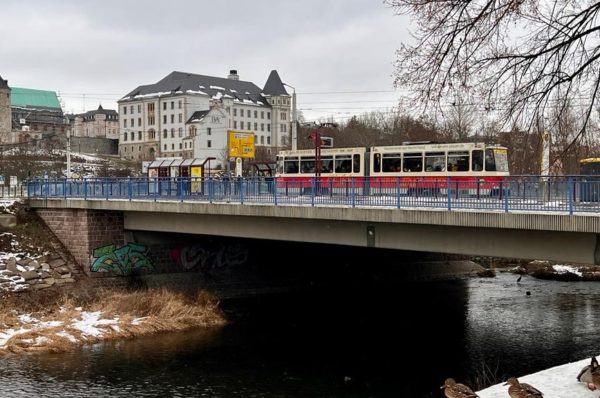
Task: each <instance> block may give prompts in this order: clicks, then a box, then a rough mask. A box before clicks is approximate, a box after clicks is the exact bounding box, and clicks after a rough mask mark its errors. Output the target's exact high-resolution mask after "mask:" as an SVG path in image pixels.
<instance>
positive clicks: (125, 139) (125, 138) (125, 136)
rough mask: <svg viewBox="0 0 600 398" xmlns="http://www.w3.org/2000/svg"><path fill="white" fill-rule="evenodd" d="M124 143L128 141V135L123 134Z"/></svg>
mask: <svg viewBox="0 0 600 398" xmlns="http://www.w3.org/2000/svg"><path fill="white" fill-rule="evenodd" d="M123 141H127V133H125V134H123Z"/></svg>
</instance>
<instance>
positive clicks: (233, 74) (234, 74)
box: [227, 69, 240, 80]
mask: <svg viewBox="0 0 600 398" xmlns="http://www.w3.org/2000/svg"><path fill="white" fill-rule="evenodd" d="M227 78H228V79H231V80H240V76H239V75H238V74H237V70H235V69H231V70H230V71H229V76H227Z"/></svg>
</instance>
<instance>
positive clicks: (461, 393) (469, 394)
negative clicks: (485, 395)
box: [441, 378, 479, 398]
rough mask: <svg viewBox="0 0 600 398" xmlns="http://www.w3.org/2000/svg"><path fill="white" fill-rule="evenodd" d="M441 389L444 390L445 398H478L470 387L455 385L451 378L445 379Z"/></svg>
mask: <svg viewBox="0 0 600 398" xmlns="http://www.w3.org/2000/svg"><path fill="white" fill-rule="evenodd" d="M441 389H442V390H444V395H445V396H446V398H479V395H477V394H475V393H474V392H473V390H471V388H470V387H468V386H466V385H464V384H461V383H457V382H456V381H455V380H454V379H452V378H448V379H446V381H444V385H443V386H442V387H441Z"/></svg>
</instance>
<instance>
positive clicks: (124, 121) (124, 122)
mask: <svg viewBox="0 0 600 398" xmlns="http://www.w3.org/2000/svg"><path fill="white" fill-rule="evenodd" d="M123 127H124V128H127V119H123Z"/></svg>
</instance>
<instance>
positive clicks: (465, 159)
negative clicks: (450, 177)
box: [447, 151, 469, 172]
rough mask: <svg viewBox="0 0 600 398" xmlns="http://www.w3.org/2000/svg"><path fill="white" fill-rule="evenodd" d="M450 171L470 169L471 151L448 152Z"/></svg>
mask: <svg viewBox="0 0 600 398" xmlns="http://www.w3.org/2000/svg"><path fill="white" fill-rule="evenodd" d="M447 170H448V171H450V172H454V171H469V152H467V151H456V152H448V168H447Z"/></svg>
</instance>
